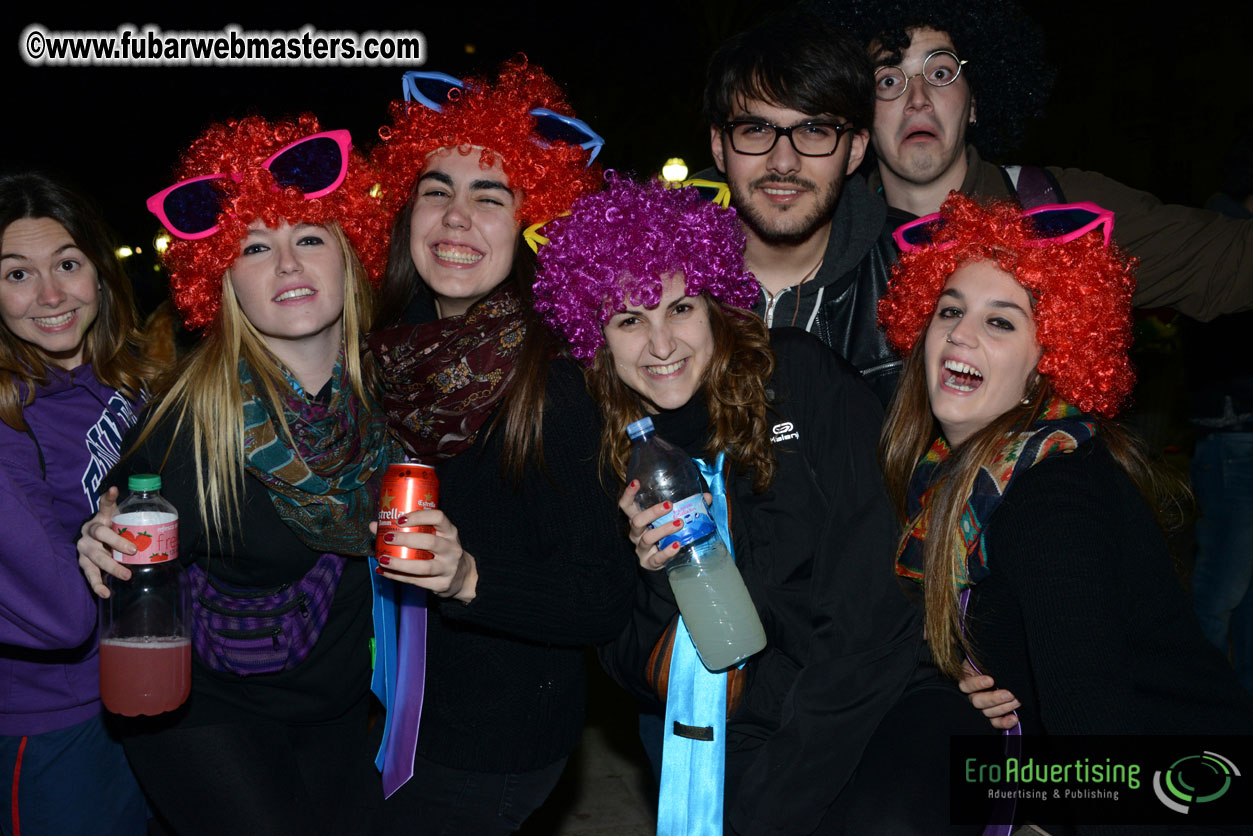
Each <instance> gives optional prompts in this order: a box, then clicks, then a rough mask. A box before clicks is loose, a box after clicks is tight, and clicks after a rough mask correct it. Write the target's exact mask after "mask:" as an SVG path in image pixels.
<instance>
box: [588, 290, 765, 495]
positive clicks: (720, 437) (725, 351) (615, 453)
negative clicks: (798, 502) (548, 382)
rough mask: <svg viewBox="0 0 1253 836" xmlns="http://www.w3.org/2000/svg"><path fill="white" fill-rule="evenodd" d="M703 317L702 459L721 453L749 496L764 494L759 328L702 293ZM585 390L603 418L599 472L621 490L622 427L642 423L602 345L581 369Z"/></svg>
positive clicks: (640, 408)
mask: <svg viewBox="0 0 1253 836" xmlns="http://www.w3.org/2000/svg"><path fill="white" fill-rule="evenodd" d="M700 298H702V299H704V300H705V303H706V305H707V306H708V310H709V326H710V329H711V330H712V331H713V338H714V339H713V341H714V351H713V357H712V358H711V359H710V361H709V367H708V368H707V369H706V370H705V379H704V381H703V383H702V385H701V393H702V394H703V396H704V397H705V399H706V401H707V403H708V408H709V423H710V428H711V432H710V434H709V446H708V448H707V449H706V450H705V452H706V453H708V454H709V455H710V456H716V455H717V454H718V453H720V452H725V453H726V454H727V457H728V458H729V459H730V460H731V461H732V462H733V463H734V464H735V468H736V470H737V472H751V473H752V474H753V490H755V491H757V492H759V493H760V492H761V491H764V490H765V489H766V488H768V487H769V486H770V482H771V481H772V480H773V479H774V471H775V458H774V448H773V446H772V445H771V444H770V421H769V419H768V418H767V412H768V411H769V410H770V396H769V394H768V392H767V386H768V383H769V381H770V377H771V375H773V374H774V352H773V351H771V350H770V336H769V333H768V332H767V331H766V325H765V323H764V322H762V321H761V319H760V318H759V317H757V316H754V315H753V314H752V313H751V312H749V311H745V310H742V309H740V308H733V307H729V306H724V305H723V304H722V303H721V302H719V301H718V300H716V299H714V298H713V297H712V296H710V295H709V294H708V293H702V294H701V297H700ZM587 388H588V391H589V392H590V393H591V395H592V397H593V398H595V399H596V402H597V403H599V404H600V408H601V413H602V414H603V415H604V419H605V420H604V426H603V428H602V430H601V444H600V456H601V468H602V472H604V473H608V472H610V471H612V472H613V473H614V475H616V476H617V478H618V481H619V482H620V483H622V484H625V483H626V468H627V460H628V459H629V458H630V457H631V442H630V441H629V440H628V438H627V432H626V428H627V425H628V424H630V423H632V422H633V421H638V420H639V419H640V418H642V417H644V414H645V411H644V403H643V400H642V399H641V398H640V396H639V395H638V394H637V393H636V392H635V391H634V390H633V389H631V388H630V387H628V386H627V385H626V384H625V383H623V382H622V379H621V378H619V377H618V373H617V372H616V371H614V366H613V356H612V354H611V353H610V351H609V348H608V347H607V346H601V347H600V349H599V350H598V351H597V352H596V357H595V358H594V360H593V362H592V367H591V368H590V369H588V370H587Z"/></svg>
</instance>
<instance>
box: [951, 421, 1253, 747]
mask: <svg viewBox="0 0 1253 836" xmlns="http://www.w3.org/2000/svg"><path fill="white" fill-rule="evenodd" d="M986 537H987V540H986V542H987V550H988V561H989V568H990V571H991V574H990V575H989V577H988V578H987V580H985V581H983V582H982V583H980V584H978V585H977V586H976V587H975V588H974V591H973V593H972V595H971V601H970V607H969V610H968V617H969V622H968V623H969V625H970V635H971V637H972V639H973V640H974V641H975V646H976V652H977V654H978V656H979V659H980V661H981V662H982V663H983V668H984V670H985V671H986V673H988V675H990V676H992V677H994V678H995V679H996V684H997V687H1000V688H1008V689H1009V690H1010V691H1012V692H1013V693H1014V694H1015V696H1017V697H1018V698H1019V699H1020V700H1021V701H1022V704H1023V706H1022V708H1021V709H1019V716H1020V717H1021V719H1022V726H1023V731H1024V733H1026V734H1038V733H1041V732H1043V733H1047V734H1250V733H1253V704H1251V703H1250V698H1249V697H1248V695H1246V694H1244V693H1243V692H1242V691H1241V690H1240V687H1239V685H1238V684H1237V682H1236V679H1235V675H1234V674H1233V673H1232V670H1231V667H1230V665H1228V664H1227V663H1226V661H1225V660H1224V659H1223V658H1222V656H1221V654H1219V653H1218V651H1217V650H1216V649H1215V648H1214V647H1213V646H1212V645H1210V644H1209V642H1207V641H1206V640H1205V638H1204V637H1203V636H1202V634H1201V629H1200V627H1199V626H1198V625H1197V622H1196V616H1195V615H1194V614H1193V611H1192V607H1191V604H1190V602H1189V601H1188V598H1187V597H1186V596H1185V595H1184V592H1183V590H1182V588H1181V587H1180V585H1179V581H1178V579H1177V578H1176V576H1175V573H1174V570H1173V569H1172V568H1171V565H1170V560H1169V557H1168V554H1167V551H1166V544H1165V541H1164V540H1163V539H1162V536H1161V533H1160V531H1159V529H1158V527H1157V523H1156V522H1155V520H1154V519H1153V514H1152V512H1151V511H1150V510H1149V507H1148V505H1147V504H1146V503H1145V502H1144V500H1143V499H1142V498H1141V496H1140V494H1139V492H1138V491H1137V490H1136V488H1135V485H1134V484H1133V483H1132V481H1131V479H1130V478H1128V476H1127V475H1126V473H1125V472H1124V471H1123V470H1122V469H1121V468H1120V467H1119V466H1118V465H1117V464H1116V463H1115V462H1114V460H1113V458H1112V457H1111V456H1110V454H1109V452H1108V451H1107V450H1106V449H1105V446H1104V445H1103V444H1101V443H1100V441H1099V440H1098V441H1095V442H1092V443H1089V444H1085V445H1083V446H1082V447H1080V448H1079V449H1078V450H1077V451H1075V452H1074V453H1072V454H1069V455H1064V456H1053V457H1051V458H1049V459H1046V460H1045V461H1043V462H1041V463H1040V464H1038V465H1036V466H1035V467H1033V468H1031V469H1030V470H1029V471H1027V472H1026V473H1024V474H1022V475H1021V476H1019V477H1018V478H1017V479H1016V480H1015V481H1014V483H1013V485H1012V486H1011V488H1010V489H1009V492H1008V493H1007V494H1006V496H1005V498H1004V500H1002V502H1001V505H1000V507H999V508H998V509H997V510H996V513H995V514H993V516H992V519H991V520H990V521H989V523H988V527H987V530H986Z"/></svg>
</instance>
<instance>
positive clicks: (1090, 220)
mask: <svg viewBox="0 0 1253 836" xmlns="http://www.w3.org/2000/svg"><path fill="white" fill-rule="evenodd" d="M1022 216H1023V217H1024V218H1029V219H1030V220H1031V227H1032V228H1033V229H1034V230H1035V233H1036V237H1035V239H1034V240H1033V241H1032V242H1031V243H1032V244H1034V245H1036V246H1039V247H1047V246H1048V245H1050V244H1065V243H1067V242H1068V241H1074V240H1075V239H1076V238H1081V237H1083V236H1084V235H1087V234H1088V233H1089V232H1091V231H1092V230H1094V229H1097V228H1100V229H1101V232H1102V234H1103V235H1104V238H1105V246H1107V247H1108V246H1109V242H1110V238H1111V237H1112V236H1113V234H1114V213H1113V212H1111V211H1110V210H1108V209H1104V208H1102V207H1100V206H1097V205H1096V204H1095V203H1089V202H1086V201H1085V202H1083V203H1047V204H1045V205H1043V206H1037V207H1035V208H1034V209H1028V210H1027V211H1025V212H1023V213H1022ZM945 223H946V221H945V219H944V216H943V215H941V214H940V213H939V212H936V213H935V214H932V215H924V216H923V217H921V218H919V219H918V220H916V221H910V222H909V223H907V224H905V225H904V226H899V227H897V228H896V231H895V232H893V233H892V237H893V238H894V239H896V245H897V246H898V247H900V248H901V252H910V251H912V250H918V249H922V248H923V247H929V246H931V245H932V242H933V241H934V239H935V236H936V234H937V233H938V232H939V231H940V230H941V229H943V228H944V224H945ZM938 246H940V247H941V248H945V249H946V248H948V247H951V246H953V242H952V241H948V242H941V243H940V244H939V245H938Z"/></svg>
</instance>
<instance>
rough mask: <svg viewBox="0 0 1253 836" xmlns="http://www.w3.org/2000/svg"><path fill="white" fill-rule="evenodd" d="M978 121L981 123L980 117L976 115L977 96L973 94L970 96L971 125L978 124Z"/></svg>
mask: <svg viewBox="0 0 1253 836" xmlns="http://www.w3.org/2000/svg"><path fill="white" fill-rule="evenodd" d="M978 121H979V117H978V115H976V113H975V94H974V93H971V94H970V124H971V125H974V124H977V123H978Z"/></svg>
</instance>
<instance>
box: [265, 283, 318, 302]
mask: <svg viewBox="0 0 1253 836" xmlns="http://www.w3.org/2000/svg"><path fill="white" fill-rule="evenodd" d="M316 292H317V291H315V290H313V289H312V288H308V287H294V288H292V289H291V290H286V291H284V292H282V293H280V294H279V295H278V296H275V297H274V301H275V302H284V301H286V300H288V299H299V298H300V297H302V296H312V295H313V294H314V293H316Z"/></svg>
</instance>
